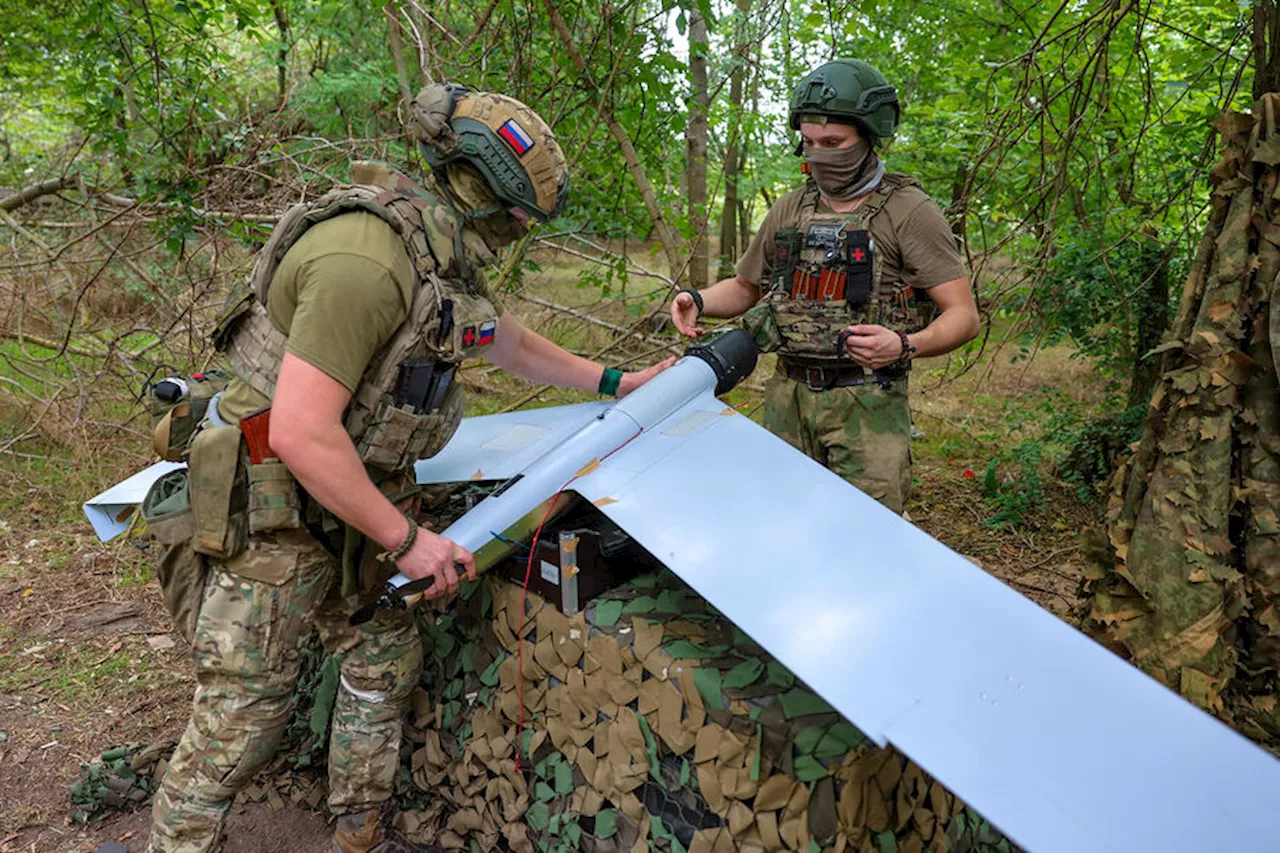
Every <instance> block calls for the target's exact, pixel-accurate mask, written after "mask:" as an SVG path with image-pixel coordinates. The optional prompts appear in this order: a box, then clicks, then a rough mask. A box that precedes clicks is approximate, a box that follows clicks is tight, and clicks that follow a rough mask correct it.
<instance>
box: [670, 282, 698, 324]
mask: <svg viewBox="0 0 1280 853" xmlns="http://www.w3.org/2000/svg"><path fill="white" fill-rule="evenodd" d="M681 293H687V294H689V295H690V296H692V297H693V304H694V305H695V306H697V309H698V316H699V317H701V316H702V294H701V293H699V292H698V291H696V290H694V289H693V288H692V287H683V288H681V289H680V291H679V292H678V293H677V294H676V296H679V295H680V294H681Z"/></svg>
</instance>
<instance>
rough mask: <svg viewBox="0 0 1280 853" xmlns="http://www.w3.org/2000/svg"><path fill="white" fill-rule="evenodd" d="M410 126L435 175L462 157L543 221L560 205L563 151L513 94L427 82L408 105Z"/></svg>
mask: <svg viewBox="0 0 1280 853" xmlns="http://www.w3.org/2000/svg"><path fill="white" fill-rule="evenodd" d="M409 130H410V133H411V134H412V135H413V137H414V138H415V139H416V140H417V141H418V147H419V148H420V149H421V151H422V156H423V158H424V159H425V160H426V161H427V164H428V165H429V166H431V168H432V170H433V171H435V172H436V173H437V174H439V175H442V176H443V175H444V174H445V167H446V166H448V165H449V164H450V163H454V162H456V161H464V162H466V163H468V164H470V165H471V166H474V167H475V168H476V169H477V170H478V171H479V172H480V174H482V175H483V176H484V178H485V180H486V181H487V182H488V183H489V186H490V188H491V189H492V190H493V192H494V194H495V195H496V196H497V197H498V198H499V199H500V200H501V201H502V202H503V203H504V204H506V205H513V206H516V207H520V208H522V209H524V210H525V211H526V212H528V213H529V214H530V215H531V216H533V217H536V218H537V219H539V220H542V221H544V222H545V221H546V220H548V219H553V218H554V217H556V216H557V215H559V213H560V211H561V209H562V208H563V207H564V203H565V199H566V198H567V197H568V194H569V170H568V166H567V164H566V161H565V157H564V152H562V151H561V150H560V145H559V144H558V143H557V142H556V139H555V136H554V135H553V134H552V133H551V128H549V127H548V126H547V124H546V122H544V121H543V120H542V119H541V118H539V117H538V114H537V113H535V112H534V111H533V110H531V109H529V107H527V106H525V105H524V104H523V103H521V102H520V101H517V100H516V99H515V98H511V97H508V96H506V95H499V94H495V93H491V92H473V91H471V90H470V89H468V88H466V87H465V86H458V85H454V84H451V85H448V86H427V87H426V88H424V89H423V90H422V91H421V92H419V93H418V96H417V97H416V98H414V99H413V102H412V103H411V104H410V116H409ZM477 215H479V216H484V215H487V214H486V213H485V212H481V213H478V214H477Z"/></svg>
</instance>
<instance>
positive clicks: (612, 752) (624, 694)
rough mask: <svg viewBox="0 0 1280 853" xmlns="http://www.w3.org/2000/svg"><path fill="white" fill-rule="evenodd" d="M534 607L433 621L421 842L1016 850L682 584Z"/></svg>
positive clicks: (494, 582)
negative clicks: (572, 604) (569, 613)
mask: <svg viewBox="0 0 1280 853" xmlns="http://www.w3.org/2000/svg"><path fill="white" fill-rule="evenodd" d="M520 600H521V590H520V588H519V587H518V586H516V585H515V584H511V583H508V582H506V581H502V580H498V579H488V580H485V581H481V582H480V583H479V584H477V585H474V586H472V587H471V588H470V589H469V590H468V591H467V593H466V594H465V595H464V596H463V597H462V598H461V599H460V600H459V601H457V602H455V603H454V604H453V605H452V606H451V607H450V608H449V609H448V610H447V611H444V612H441V613H438V614H435V616H434V618H430V615H429V614H428V618H426V619H424V622H423V625H424V627H423V634H424V640H425V642H426V644H427V649H428V661H427V671H426V673H425V675H424V677H423V685H422V688H421V689H420V690H419V691H418V692H417V693H416V694H415V696H414V701H413V706H414V711H413V716H412V717H411V723H412V725H410V726H409V727H408V730H407V735H406V747H407V746H408V745H412V747H413V749H412V752H411V754H410V756H409V762H408V765H407V767H406V768H405V770H406V774H407V775H408V776H409V779H408V780H402V781H403V782H405V783H406V784H404V785H403V792H402V807H403V808H404V811H402V813H401V814H400V815H399V816H398V818H397V826H398V827H399V829H400V830H401V831H402V832H404V833H405V835H406V836H407V837H408V838H409V839H410V840H412V841H414V842H416V843H420V844H423V845H436V846H439V847H441V848H443V849H445V850H462V849H469V850H492V849H504V848H506V849H510V850H513V851H516V853H532V852H533V851H534V850H535V849H536V850H540V851H568V850H585V851H631V850H635V851H643V850H659V851H673V853H674V852H675V851H686V850H687V851H729V850H743V851H746V850H770V851H772V850H795V851H805V853H809V851H820V850H836V851H843V850H851V851H878V853H884V851H889V850H900V851H925V850H930V851H943V850H974V851H987V850H990V851H997V850H998V851H1010V850H1013V849H1015V848H1014V847H1013V845H1012V844H1011V843H1010V842H1009V841H1007V840H1006V839H1004V838H1003V837H1002V836H1001V835H1000V834H999V833H998V832H997V831H996V830H995V829H993V828H992V827H991V826H990V825H989V824H988V823H986V822H985V821H984V820H983V819H982V818H981V817H980V816H978V815H977V814H976V813H974V812H973V811H972V810H971V809H968V808H966V807H965V806H964V804H963V803H961V802H960V801H958V800H957V799H956V798H955V797H954V796H953V795H952V794H950V793H949V792H948V791H947V790H946V789H944V788H943V787H942V786H941V785H940V784H938V783H937V782H936V781H934V780H932V779H931V778H930V777H929V776H927V775H926V774H925V773H924V772H923V771H921V770H920V768H919V767H917V766H916V765H914V764H912V763H911V762H910V761H908V760H907V759H906V758H905V757H904V756H903V755H901V754H900V753H898V752H897V751H895V750H893V749H880V748H878V747H876V746H875V745H874V744H872V743H871V742H869V741H867V740H866V738H865V737H864V736H863V735H862V733H861V732H859V731H858V730H857V729H856V728H854V727H853V726H852V725H850V724H849V723H847V722H846V721H844V720H843V719H842V718H841V717H840V716H839V715H838V714H836V713H835V712H834V711H833V710H832V709H831V708H830V707H829V706H828V705H827V704H826V703H825V702H823V701H822V700H821V699H820V698H818V697H817V696H816V695H815V694H814V693H813V692H811V691H810V690H808V689H806V688H805V687H804V686H803V685H801V684H799V683H797V682H796V679H795V677H794V676H793V675H792V674H791V673H790V672H789V671H788V670H787V669H786V668H785V667H783V666H781V665H780V664H778V663H777V662H775V661H773V660H771V659H770V658H769V657H768V656H767V655H766V654H765V653H764V652H763V651H762V650H761V649H760V648H759V647H758V646H756V645H755V644H754V643H753V642H752V641H751V640H750V639H749V638H748V637H747V636H746V635H745V634H743V633H742V632H740V631H738V630H737V629H736V628H734V627H733V626H732V624H731V623H729V622H728V620H726V619H725V618H723V617H722V616H720V615H719V614H717V613H716V611H715V610H714V609H712V608H710V607H709V606H708V605H707V603H706V602H705V601H704V600H703V599H702V598H700V597H699V596H698V595H697V594H696V593H694V592H693V591H692V590H690V589H689V588H688V587H686V586H684V585H683V584H682V583H681V582H680V581H679V579H678V578H676V577H675V576H674V575H673V574H671V573H669V572H666V571H663V572H660V573H658V574H650V575H643V576H641V577H639V578H636V579H635V580H633V581H631V582H630V583H628V584H626V585H625V586H622V587H620V588H618V589H615V590H613V591H611V592H610V593H608V594H607V595H606V596H605V597H604V598H601V599H597V600H595V601H593V602H591V603H590V604H589V606H588V607H587V610H586V611H585V612H584V613H580V614H578V615H577V616H575V617H573V618H567V617H565V616H563V615H562V614H560V612H559V611H558V610H556V609H555V608H554V607H552V606H550V605H547V604H545V603H544V602H543V601H542V600H541V599H540V598H539V597H537V596H536V595H533V594H530V595H529V596H528V603H527V607H526V612H525V614H524V618H523V619H522V618H521V615H520ZM522 626H523V631H522ZM521 633H522V635H523V638H524V641H525V645H524V649H525V652H524V654H525V657H524V664H523V679H524V705H525V732H524V740H523V743H524V755H525V758H524V760H523V765H524V766H523V768H522V770H523V772H522V774H520V775H517V773H516V771H515V754H514V747H513V744H514V742H515V733H516V721H517V718H518V715H519V696H518V689H517V686H518V680H517V679H518V672H517V659H516V656H515V655H516V649H517V641H516V637H517V636H518V635H521ZM419 803H421V805H420V807H418V804H419Z"/></svg>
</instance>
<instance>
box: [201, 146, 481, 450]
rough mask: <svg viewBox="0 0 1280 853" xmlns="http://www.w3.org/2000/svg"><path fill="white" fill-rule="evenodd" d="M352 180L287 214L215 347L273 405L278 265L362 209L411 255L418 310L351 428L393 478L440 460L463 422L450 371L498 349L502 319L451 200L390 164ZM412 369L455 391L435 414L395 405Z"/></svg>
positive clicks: (370, 380) (375, 364) (366, 384)
mask: <svg viewBox="0 0 1280 853" xmlns="http://www.w3.org/2000/svg"><path fill="white" fill-rule="evenodd" d="M352 172H353V178H354V180H355V183H354V184H353V185H350V186H344V187H340V188H338V189H334V190H331V191H330V192H328V193H325V194H324V195H323V196H320V197H319V198H318V199H316V200H315V201H311V202H304V203H302V204H296V205H294V206H293V207H291V208H289V209H288V210H287V211H286V212H285V213H284V215H283V216H282V217H281V218H280V222H279V224H277V225H276V227H275V230H274V231H273V232H272V234H271V238H270V239H269V240H268V241H267V244H266V246H265V247H263V249H262V251H261V252H259V254H258V257H257V260H256V261H255V262H254V267H253V273H252V275H251V276H250V278H249V283H248V289H247V292H245V293H243V294H242V295H241V296H240V297H239V298H238V299H236V298H234V297H233V298H232V300H230V301H229V303H228V308H227V309H226V310H225V311H224V312H223V315H222V317H221V318H220V319H219V321H218V325H217V328H216V330H215V332H214V336H213V340H214V344H215V346H216V347H217V348H218V350H220V351H221V352H222V353H223V354H224V355H225V356H226V359H227V362H228V363H229V364H230V366H231V369H232V371H233V372H234V373H235V375H236V376H237V377H238V378H240V379H242V380H243V381H245V382H246V383H248V385H249V387H251V388H253V389H254V390H255V391H257V392H258V393H259V394H262V395H263V396H264V397H267V398H268V399H270V398H271V397H272V396H274V393H275V385H276V379H277V377H278V376H279V374H280V364H281V361H282V360H283V358H284V351H285V342H286V338H285V335H284V334H283V333H282V332H281V331H280V330H279V329H277V328H276V326H275V324H273V323H272V322H271V318H270V316H269V315H268V313H267V308H266V306H267V296H268V292H269V288H270V286H271V279H272V277H273V276H274V275H275V272H276V269H277V268H278V267H279V265H280V260H281V259H282V258H283V257H284V255H285V253H286V252H287V251H288V250H289V249H290V247H292V246H293V245H294V244H295V243H296V242H297V241H298V240H299V239H300V238H301V237H302V235H303V234H304V233H305V232H306V230H307V229H308V228H310V227H311V226H312V225H315V224H317V223H319V222H324V221H325V220H328V219H332V218H333V217H335V216H339V215H341V214H343V213H349V212H352V211H364V212H366V213H372V214H373V215H375V216H377V217H378V218H379V219H381V220H383V221H384V222H386V223H387V224H388V225H390V226H391V227H392V228H393V229H395V232H396V234H398V235H399V236H400V239H401V240H402V241H403V242H404V247H405V249H406V251H407V252H408V254H409V261H410V263H411V265H412V266H413V270H414V278H415V282H414V292H413V303H412V305H411V306H410V308H409V314H408V317H407V318H406V320H405V322H404V323H402V324H401V325H400V327H399V329H397V330H396V332H395V334H394V335H393V336H392V338H391V340H390V341H389V342H388V343H387V345H386V346H384V347H383V348H382V349H381V350H379V351H378V353H376V354H375V355H374V357H373V360H372V361H370V363H369V366H368V367H367V368H366V369H365V372H364V375H363V376H362V377H361V378H360V384H359V385H358V386H357V387H356V389H355V392H354V393H353V394H352V397H351V402H350V403H349V404H348V406H347V411H346V415H345V426H346V428H347V432H348V433H349V434H350V435H351V438H352V440H353V441H354V443H355V446H356V449H357V451H359V453H360V458H361V460H362V461H363V462H364V463H365V464H366V465H368V466H371V467H374V468H378V469H381V470H382V471H386V472H392V473H394V472H400V471H404V470H406V469H408V468H410V467H411V466H412V465H413V463H414V462H415V461H417V460H418V459H426V458H428V457H430V456H433V455H434V454H436V453H438V452H439V451H440V449H441V448H443V447H444V446H445V444H446V443H447V442H448V441H449V439H450V438H451V437H452V436H453V433H454V431H455V430H456V429H457V428H458V423H459V422H460V421H461V419H462V406H463V397H462V389H461V386H460V384H459V383H456V382H451V381H450V380H451V379H452V376H453V373H452V370H450V369H449V368H453V367H456V366H457V365H458V364H460V363H461V362H462V361H463V360H464V359H465V358H467V357H469V356H470V355H471V354H472V353H473V352H474V351H475V350H477V349H479V348H480V347H482V346H484V345H486V344H488V343H490V342H492V340H493V339H494V336H495V335H496V332H497V312H496V311H495V310H494V306H493V305H492V303H490V302H489V300H488V299H486V298H485V297H484V296H482V295H480V294H481V292H482V288H481V287H480V286H479V279H478V278H477V276H478V275H479V273H478V272H477V271H476V270H475V269H474V268H473V267H472V265H471V264H470V263H468V262H467V260H466V256H465V254H464V251H463V228H462V222H461V217H459V216H458V215H457V214H456V213H455V212H454V211H453V209H452V207H451V206H450V205H449V204H448V203H447V202H446V201H444V200H443V199H441V198H440V197H438V196H436V195H434V194H433V193H431V192H429V191H428V190H426V189H424V188H422V187H420V186H418V185H417V184H415V183H414V182H413V181H411V180H410V179H409V178H408V177H406V176H404V175H402V174H400V173H398V172H396V171H394V170H393V169H391V168H390V167H388V166H384V165H381V164H375V163H355V164H354V165H353V170H352ZM410 366H412V367H414V368H415V369H426V370H427V371H429V372H430V371H433V370H434V372H435V374H436V375H442V376H444V380H443V381H445V382H448V383H449V384H448V390H447V391H446V392H445V393H444V396H443V401H442V402H440V403H439V404H438V405H437V406H435V407H434V408H433V409H431V410H430V411H425V412H424V411H417V410H416V409H415V406H413V405H397V404H396V397H397V393H398V391H402V390H403V384H404V381H405V380H404V379H403V374H404V370H403V369H404V368H407V367H410Z"/></svg>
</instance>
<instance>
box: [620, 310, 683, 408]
mask: <svg viewBox="0 0 1280 853" xmlns="http://www.w3.org/2000/svg"><path fill="white" fill-rule="evenodd" d="M684 295H685V296H688V295H689V294H687V293H686V294H684ZM698 334H702V332H701V331H699V332H698ZM675 363H676V357H675V356H674V355H673V356H671V357H670V358H664V359H663V360H662V361H660V362H658V363H657V364H655V365H653V366H652V367H646V368H645V369H644V370H638V371H636V372H635V373H624V374H622V379H621V381H619V382H618V396H619V397H625V396H627V395H628V394H630V393H631V392H632V391H634V390H636V389H637V388H639V387H640V386H641V385H643V384H644V383H646V382H648V381H649V380H650V379H652V378H653V377H655V376H657V375H658V374H659V373H661V372H662V371H664V370H666V369H667V368H668V367H670V366H671V365H673V364H675Z"/></svg>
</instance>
